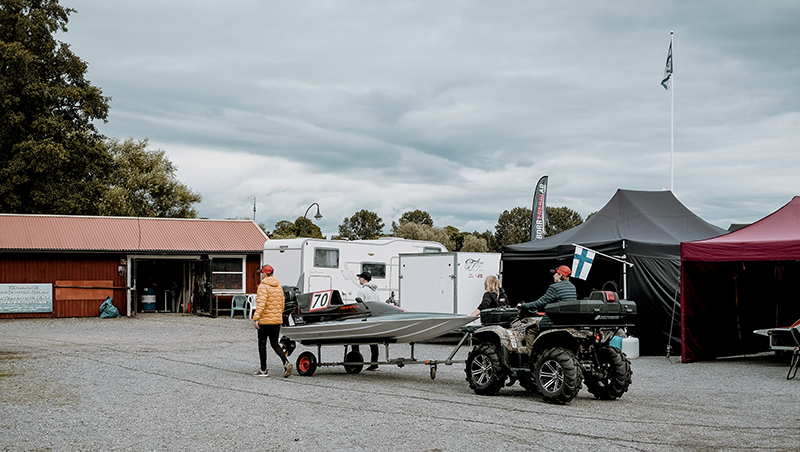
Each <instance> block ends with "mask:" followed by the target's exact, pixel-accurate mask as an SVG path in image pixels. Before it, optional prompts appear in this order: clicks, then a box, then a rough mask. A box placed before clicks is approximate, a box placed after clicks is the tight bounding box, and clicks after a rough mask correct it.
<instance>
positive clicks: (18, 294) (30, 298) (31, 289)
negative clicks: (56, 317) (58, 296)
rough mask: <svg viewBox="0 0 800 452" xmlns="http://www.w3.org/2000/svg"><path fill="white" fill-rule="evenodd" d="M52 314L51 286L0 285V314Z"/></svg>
mask: <svg viewBox="0 0 800 452" xmlns="http://www.w3.org/2000/svg"><path fill="white" fill-rule="evenodd" d="M34 312H53V285H52V284H0V313H3V314H8V313H26V314H27V313H34Z"/></svg>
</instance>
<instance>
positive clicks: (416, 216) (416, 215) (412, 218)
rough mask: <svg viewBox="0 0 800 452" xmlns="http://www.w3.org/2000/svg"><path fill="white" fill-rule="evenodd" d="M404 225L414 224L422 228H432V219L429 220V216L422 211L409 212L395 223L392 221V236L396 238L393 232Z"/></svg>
mask: <svg viewBox="0 0 800 452" xmlns="http://www.w3.org/2000/svg"><path fill="white" fill-rule="evenodd" d="M406 223H416V224H419V225H422V226H431V227H433V218H431V216H430V214H429V213H428V212H426V211H424V210H419V209H417V210H409V211H408V212H405V213H404V214H403V215H400V218H399V219H398V220H397V223H395V222H394V221H392V235H393V236H395V237H396V236H397V234H396V233H395V231H397V228H398V227H400V226H402V225H404V224H406Z"/></svg>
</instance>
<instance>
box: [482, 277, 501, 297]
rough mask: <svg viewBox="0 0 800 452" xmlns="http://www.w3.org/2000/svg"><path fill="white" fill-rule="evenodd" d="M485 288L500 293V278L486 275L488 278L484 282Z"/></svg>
mask: <svg viewBox="0 0 800 452" xmlns="http://www.w3.org/2000/svg"><path fill="white" fill-rule="evenodd" d="M483 288H484V289H486V291H487V292H494V293H496V294H498V295H499V294H500V280H499V279H497V276H494V275H489V276H487V277H486V280H485V281H484V282H483Z"/></svg>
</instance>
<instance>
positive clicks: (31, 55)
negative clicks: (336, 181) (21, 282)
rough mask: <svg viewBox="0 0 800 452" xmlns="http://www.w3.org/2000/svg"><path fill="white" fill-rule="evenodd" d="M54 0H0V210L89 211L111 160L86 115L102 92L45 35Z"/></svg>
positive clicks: (102, 108) (98, 116)
mask: <svg viewBox="0 0 800 452" xmlns="http://www.w3.org/2000/svg"><path fill="white" fill-rule="evenodd" d="M73 12H75V10H73V9H70V8H64V7H62V6H60V5H59V4H58V1H57V0H0V55H2V64H0V103H2V109H0V211H2V212H12V213H47V214H97V213H98V201H99V200H100V199H102V195H103V192H104V190H105V181H104V178H105V177H106V175H108V173H109V170H110V168H111V163H112V159H111V157H110V155H109V154H108V152H107V151H106V147H105V145H104V143H103V137H102V136H101V135H100V134H99V133H98V132H97V130H96V129H95V127H94V124H93V121H95V120H102V121H106V117H107V116H108V101H109V98H108V97H104V96H103V94H102V91H101V90H100V88H97V87H95V86H93V85H92V84H91V83H90V82H89V81H88V80H86V79H85V78H84V75H85V73H86V70H87V64H86V63H85V62H84V61H83V60H81V59H80V58H79V57H77V56H76V55H75V54H73V53H72V51H71V50H70V48H69V45H68V44H65V43H63V42H60V41H57V40H56V39H55V38H54V37H53V35H54V34H55V33H57V32H66V31H67V22H68V16H69V14H71V13H73Z"/></svg>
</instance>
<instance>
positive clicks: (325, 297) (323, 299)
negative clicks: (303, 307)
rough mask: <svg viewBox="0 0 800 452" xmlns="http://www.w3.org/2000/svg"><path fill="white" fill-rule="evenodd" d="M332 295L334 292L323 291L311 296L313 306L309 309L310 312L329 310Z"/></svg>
mask: <svg viewBox="0 0 800 452" xmlns="http://www.w3.org/2000/svg"><path fill="white" fill-rule="evenodd" d="M332 295H333V290H323V291H321V292H314V293H313V294H311V306H310V307H309V308H308V310H309V312H310V311H318V310H320V309H325V308H327V307H328V306H329V305H330V302H331V296H332Z"/></svg>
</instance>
